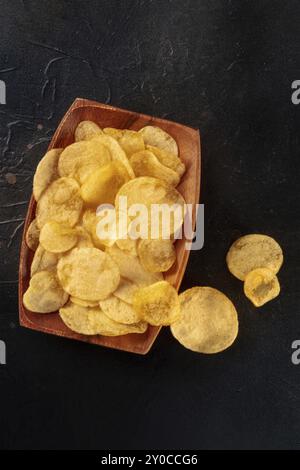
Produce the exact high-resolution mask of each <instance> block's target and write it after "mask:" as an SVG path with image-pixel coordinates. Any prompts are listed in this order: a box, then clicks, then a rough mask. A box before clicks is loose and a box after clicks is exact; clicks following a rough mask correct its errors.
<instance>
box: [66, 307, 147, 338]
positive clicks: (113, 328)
mask: <svg viewBox="0 0 300 470" xmlns="http://www.w3.org/2000/svg"><path fill="white" fill-rule="evenodd" d="M59 315H60V317H61V319H62V321H63V322H64V323H65V324H66V325H67V327H68V328H70V330H72V331H75V332H76V333H80V334H84V335H104V336H120V335H126V334H128V333H144V332H145V331H146V330H147V323H145V322H139V323H136V324H132V325H123V324H121V323H117V322H115V321H114V320H111V318H109V317H108V316H107V315H105V313H104V312H103V311H102V310H101V309H100V308H99V307H98V308H96V307H81V306H79V305H76V304H73V303H72V302H68V304H67V305H66V306H65V307H63V308H61V309H60V310H59Z"/></svg>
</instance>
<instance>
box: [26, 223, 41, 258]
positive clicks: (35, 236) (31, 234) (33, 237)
mask: <svg viewBox="0 0 300 470" xmlns="http://www.w3.org/2000/svg"><path fill="white" fill-rule="evenodd" d="M39 238H40V229H39V228H38V226H37V222H36V219H33V221H32V222H31V224H30V225H29V227H28V229H27V232H26V237H25V240H26V245H27V246H28V248H30V249H31V250H32V251H35V250H36V249H37V247H38V245H39Z"/></svg>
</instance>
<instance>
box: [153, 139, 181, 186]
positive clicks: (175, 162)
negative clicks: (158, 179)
mask: <svg viewBox="0 0 300 470" xmlns="http://www.w3.org/2000/svg"><path fill="white" fill-rule="evenodd" d="M146 150H150V152H152V153H154V155H155V156H156V158H157V159H158V160H159V161H160V163H161V164H162V165H164V166H167V167H168V168H171V170H173V171H175V172H176V173H177V174H178V176H179V178H181V176H182V175H183V173H184V172H185V164H184V163H183V162H182V161H181V160H180V158H179V157H177V156H176V155H174V154H173V153H170V152H167V151H166V150H162V149H160V148H158V147H153V146H152V145H146Z"/></svg>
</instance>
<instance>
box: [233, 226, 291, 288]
mask: <svg viewBox="0 0 300 470" xmlns="http://www.w3.org/2000/svg"><path fill="white" fill-rule="evenodd" d="M226 262H227V266H228V269H229V271H230V272H231V274H233V275H234V276H235V277H237V278H238V279H240V280H241V281H244V280H245V277H246V276H247V274H248V273H249V272H250V271H253V269H256V268H268V269H270V270H271V271H273V273H274V274H276V273H277V272H278V271H279V269H280V268H281V265H282V263H283V254H282V250H281V248H280V246H279V245H278V243H277V242H276V241H275V240H274V238H271V237H269V236H267V235H259V234H251V235H245V236H243V237H241V238H239V239H238V240H236V241H235V242H234V243H233V245H231V247H230V249H229V251H228V253H227V256H226Z"/></svg>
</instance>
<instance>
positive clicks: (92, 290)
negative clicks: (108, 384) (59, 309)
mask: <svg viewBox="0 0 300 470" xmlns="http://www.w3.org/2000/svg"><path fill="white" fill-rule="evenodd" d="M57 275H58V278H59V281H60V283H61V285H62V286H63V288H64V290H65V291H66V292H68V294H70V295H72V296H73V297H77V298H79V299H83V300H102V299H105V298H106V297H108V296H109V294H111V293H112V292H113V291H114V290H115V289H116V288H117V287H118V284H119V282H120V271H119V269H118V266H117V264H116V263H115V261H114V260H113V259H112V258H111V257H110V256H109V255H108V254H107V253H104V252H103V251H101V250H98V249H97V248H74V249H73V250H72V251H71V252H70V253H68V254H66V255H65V256H63V257H62V258H61V259H60V260H59V262H58V265H57Z"/></svg>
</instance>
